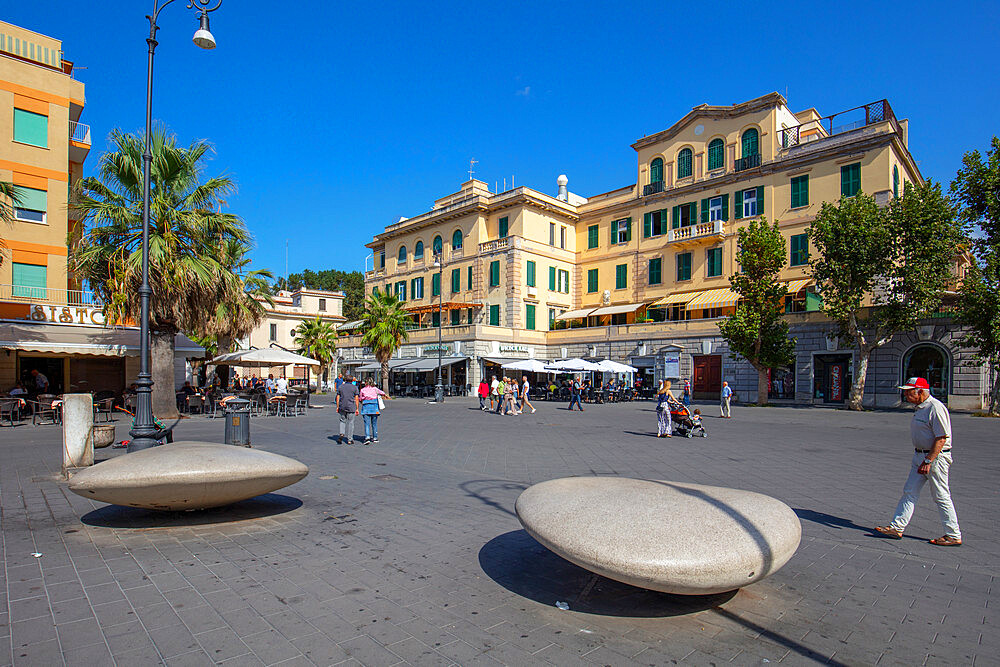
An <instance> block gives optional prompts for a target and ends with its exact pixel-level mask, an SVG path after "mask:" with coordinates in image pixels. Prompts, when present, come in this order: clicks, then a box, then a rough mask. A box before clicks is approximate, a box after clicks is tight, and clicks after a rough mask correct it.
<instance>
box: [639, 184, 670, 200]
mask: <svg viewBox="0 0 1000 667" xmlns="http://www.w3.org/2000/svg"><path fill="white" fill-rule="evenodd" d="M666 189H667V187H666V184H665V183H664V182H663V181H654V182H652V183H650V184H649V185H644V186H642V196H643V197H646V196H649V195H655V194H656V193H657V192H663V191H664V190H666Z"/></svg>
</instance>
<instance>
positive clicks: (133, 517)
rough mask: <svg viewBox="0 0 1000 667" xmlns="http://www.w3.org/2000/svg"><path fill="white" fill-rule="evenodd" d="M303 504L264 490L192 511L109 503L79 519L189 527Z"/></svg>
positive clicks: (107, 524)
mask: <svg viewBox="0 0 1000 667" xmlns="http://www.w3.org/2000/svg"><path fill="white" fill-rule="evenodd" d="M299 507H302V501H301V500H299V499H298V498H293V497H291V496H285V495H282V494H280V493H265V494H263V495H260V496H257V497H255V498H250V499H249V500H241V501H240V502H238V503H233V504H232V505H226V506H225V507H214V508H211V509H206V510H194V511H190V512H158V511H155V510H147V509H142V508H139V507H123V506H121V505H107V506H105V507H102V508H100V509H97V510H94V511H92V512H87V513H86V514H84V515H83V516H82V517H80V521H82V522H83V523H85V524H87V525H88V526H98V527H101V528H186V527H190V526H204V525H212V524H220V523H232V522H235V521H248V520H250V519H261V518H264V517H270V516H276V515H278V514H284V513H286V512H291V511H292V510H296V509H298V508H299Z"/></svg>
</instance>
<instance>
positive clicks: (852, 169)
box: [840, 162, 861, 197]
mask: <svg viewBox="0 0 1000 667" xmlns="http://www.w3.org/2000/svg"><path fill="white" fill-rule="evenodd" d="M859 190H861V163H860V162H858V163H855V164H848V165H845V166H843V167H841V168H840V195H841V196H842V197H853V196H854V195H856V194H858V191H859Z"/></svg>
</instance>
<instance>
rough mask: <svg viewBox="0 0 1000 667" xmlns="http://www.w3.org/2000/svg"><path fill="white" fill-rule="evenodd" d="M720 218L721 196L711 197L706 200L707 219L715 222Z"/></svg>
mask: <svg viewBox="0 0 1000 667" xmlns="http://www.w3.org/2000/svg"><path fill="white" fill-rule="evenodd" d="M702 206H704V203H703V204H702ZM722 219H723V217H722V197H712V198H711V199H709V200H708V221H709V222H715V221H716V220H722Z"/></svg>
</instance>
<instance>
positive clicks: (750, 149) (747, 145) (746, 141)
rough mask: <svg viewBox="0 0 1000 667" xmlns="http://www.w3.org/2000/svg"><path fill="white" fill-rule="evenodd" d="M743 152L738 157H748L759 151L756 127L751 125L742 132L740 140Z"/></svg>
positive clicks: (758, 136) (758, 137)
mask: <svg viewBox="0 0 1000 667" xmlns="http://www.w3.org/2000/svg"><path fill="white" fill-rule="evenodd" d="M740 144H741V148H742V149H743V154H742V155H741V156H740V157H750V156H752V155H756V154H757V153H759V152H760V135H759V133H758V132H757V128H755V127H751V128H750V129H749V130H747V131H746V132H744V133H743V137H742V138H741V141H740Z"/></svg>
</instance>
